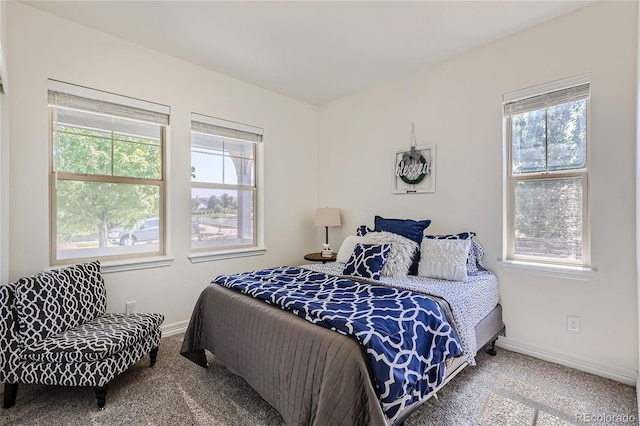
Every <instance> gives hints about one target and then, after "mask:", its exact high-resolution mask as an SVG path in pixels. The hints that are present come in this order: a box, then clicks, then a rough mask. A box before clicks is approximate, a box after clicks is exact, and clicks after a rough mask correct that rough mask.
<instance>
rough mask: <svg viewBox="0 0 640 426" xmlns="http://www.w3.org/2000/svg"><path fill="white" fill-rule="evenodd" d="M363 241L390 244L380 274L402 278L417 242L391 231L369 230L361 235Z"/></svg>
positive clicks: (407, 268)
mask: <svg viewBox="0 0 640 426" xmlns="http://www.w3.org/2000/svg"><path fill="white" fill-rule="evenodd" d="M361 238H363V239H364V242H365V243H373V244H390V245H391V250H389V254H388V255H387V259H386V260H385V261H384V266H383V267H382V271H381V274H382V275H383V276H385V277H394V278H402V277H405V276H406V275H407V274H408V273H409V268H410V267H411V262H412V261H413V256H414V254H415V253H416V250H418V243H416V242H415V241H412V240H410V239H408V238H405V237H403V236H402V235H399V234H394V233H392V232H385V231H382V232H369V233H368V234H366V235H364V236H363V237H361Z"/></svg>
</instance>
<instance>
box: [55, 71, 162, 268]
mask: <svg viewBox="0 0 640 426" xmlns="http://www.w3.org/2000/svg"><path fill="white" fill-rule="evenodd" d="M49 112H50V121H51V154H52V155H51V196H50V201H51V203H50V204H51V258H52V264H60V263H70V262H75V261H80V260H88V259H96V258H98V257H101V258H104V257H111V258H131V257H138V256H149V255H161V254H164V226H163V223H164V191H165V190H164V152H165V133H166V126H167V125H168V124H169V107H166V106H163V105H158V104H153V103H150V102H145V101H140V100H137V99H132V98H127V97H124V96H119V95H113V94H110V93H106V92H100V91H97V90H93V89H87V88H84V87H80V86H74V85H71V84H67V83H61V82H58V81H53V80H50V81H49Z"/></svg>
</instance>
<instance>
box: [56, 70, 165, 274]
mask: <svg viewBox="0 0 640 426" xmlns="http://www.w3.org/2000/svg"><path fill="white" fill-rule="evenodd" d="M49 82H50V84H49V88H48V91H49V92H52V91H54V92H60V93H64V94H69V95H74V96H79V97H84V98H86V99H88V100H92V101H96V102H100V101H105V100H106V101H107V102H113V100H114V99H115V101H116V104H117V105H120V106H124V107H126V106H127V105H129V106H133V107H134V108H140V105H143V106H144V105H151V104H152V103H150V102H147V101H140V100H137V99H134V98H128V97H126V96H122V95H115V94H111V93H108V92H102V91H99V90H96V89H89V88H85V87H81V86H76V85H72V84H69V83H62V82H58V81H55V80H49ZM118 101H120V102H118ZM158 106H159V107H164V106H162V105H159V104H158ZM56 108H57V106H55V105H53V106H52V105H49V106H48V112H49V230H50V234H49V242H50V244H49V264H50V265H51V266H60V265H67V264H72V263H80V262H87V261H91V260H95V259H96V256H95V255H93V256H80V257H69V258H63V259H59V258H58V235H57V232H58V230H57V219H58V207H57V198H58V194H57V183H58V181H73V182H105V183H117V184H127V185H147V186H155V187H158V219H159V230H158V238H159V240H158V250H155V251H148V252H140V253H122V254H100V255H98V256H99V257H100V258H101V259H104V260H106V261H107V262H109V261H122V260H127V261H131V260H135V259H148V258H159V257H163V256H165V255H166V176H167V175H166V173H167V172H166V171H167V127H168V118H169V113H168V112H167V113H166V116H167V124H160V123H154V124H158V126H159V128H160V140H159V143H160V155H161V158H160V161H161V167H160V177H159V178H141V177H126V176H113V175H100V174H90V173H74V172H61V171H58V170H56V158H55V150H56V141H55V134H56V132H55V127H54V126H55V125H56V118H55V114H56ZM165 108H166V109H167V110H168V107H165ZM161 109H162V108H161ZM77 110H78V111H86V112H92V113H96V111H91V110H90V109H82V108H77ZM97 114H100V115H103V116H112V117H117V118H124V119H134V118H130V117H127V116H126V115H124V114H108V113H103V112H97ZM111 140H112V141H113V136H112V139H111Z"/></svg>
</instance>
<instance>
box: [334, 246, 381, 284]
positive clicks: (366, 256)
mask: <svg viewBox="0 0 640 426" xmlns="http://www.w3.org/2000/svg"><path fill="white" fill-rule="evenodd" d="M390 250H391V244H356V247H355V248H354V249H353V253H351V257H350V258H349V261H348V262H347V263H346V264H345V265H344V269H343V270H342V274H343V275H351V276H354V277H360V278H371V279H373V280H379V279H380V271H382V266H383V265H384V261H385V260H386V259H387V255H388V254H389V251H390Z"/></svg>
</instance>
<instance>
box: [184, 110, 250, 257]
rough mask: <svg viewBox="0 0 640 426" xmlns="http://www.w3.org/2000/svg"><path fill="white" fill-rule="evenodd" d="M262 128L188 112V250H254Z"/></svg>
mask: <svg viewBox="0 0 640 426" xmlns="http://www.w3.org/2000/svg"><path fill="white" fill-rule="evenodd" d="M261 141H262V129H260V128H257V127H253V126H248V125H244V124H240V123H234V122H231V121H226V120H221V119H217V118H213V117H207V116H204V115H199V114H192V117H191V235H192V238H191V248H192V250H195V251H198V250H220V249H226V250H229V249H242V248H251V247H256V246H257V235H258V229H257V224H258V221H257V212H258V184H257V179H256V165H257V164H259V158H258V153H259V150H258V145H259V144H260V143H261Z"/></svg>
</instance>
